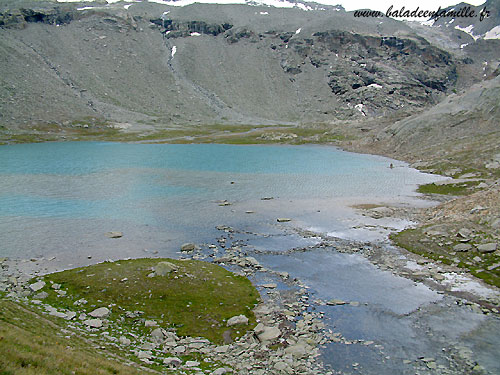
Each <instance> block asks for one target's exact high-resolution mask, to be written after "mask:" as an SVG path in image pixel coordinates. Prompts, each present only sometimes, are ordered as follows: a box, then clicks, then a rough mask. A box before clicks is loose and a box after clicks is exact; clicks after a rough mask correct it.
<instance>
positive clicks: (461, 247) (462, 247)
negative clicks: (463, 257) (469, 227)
mask: <svg viewBox="0 0 500 375" xmlns="http://www.w3.org/2000/svg"><path fill="white" fill-rule="evenodd" d="M470 249H472V246H471V245H469V244H467V243H459V244H458V245H455V246H453V250H454V251H458V252H462V251H469V250H470Z"/></svg>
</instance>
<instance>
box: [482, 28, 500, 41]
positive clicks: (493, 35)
mask: <svg viewBox="0 0 500 375" xmlns="http://www.w3.org/2000/svg"><path fill="white" fill-rule="evenodd" d="M484 39H500V25H498V26H495V27H494V28H493V29H491V30H490V31H488V32H487V33H486V34H484Z"/></svg>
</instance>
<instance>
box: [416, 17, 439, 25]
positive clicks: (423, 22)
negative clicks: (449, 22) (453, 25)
mask: <svg viewBox="0 0 500 375" xmlns="http://www.w3.org/2000/svg"><path fill="white" fill-rule="evenodd" d="M417 22H420V24H421V25H423V26H434V22H436V20H434V19H430V20H427V21H417Z"/></svg>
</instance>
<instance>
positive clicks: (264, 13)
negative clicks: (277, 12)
mask: <svg viewBox="0 0 500 375" xmlns="http://www.w3.org/2000/svg"><path fill="white" fill-rule="evenodd" d="M260 14H262V15H267V14H269V12H260Z"/></svg>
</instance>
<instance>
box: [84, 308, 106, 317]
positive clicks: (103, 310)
mask: <svg viewBox="0 0 500 375" xmlns="http://www.w3.org/2000/svg"><path fill="white" fill-rule="evenodd" d="M110 313H111V311H109V309H108V308H107V307H99V308H97V309H95V310H94V311H92V312H91V313H89V315H90V316H91V317H93V318H105V317H107V316H108V315H109V314H110Z"/></svg>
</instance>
